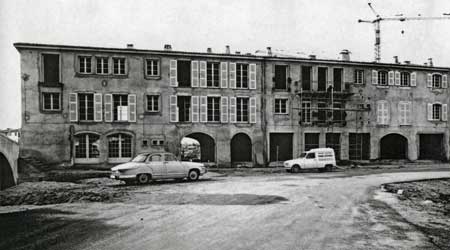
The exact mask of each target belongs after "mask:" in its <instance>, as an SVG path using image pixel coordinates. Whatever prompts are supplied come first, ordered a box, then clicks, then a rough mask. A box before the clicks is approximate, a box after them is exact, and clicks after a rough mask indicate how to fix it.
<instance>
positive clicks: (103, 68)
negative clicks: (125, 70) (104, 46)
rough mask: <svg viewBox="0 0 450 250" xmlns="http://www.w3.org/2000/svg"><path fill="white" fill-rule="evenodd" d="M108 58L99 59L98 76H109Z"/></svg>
mask: <svg viewBox="0 0 450 250" xmlns="http://www.w3.org/2000/svg"><path fill="white" fill-rule="evenodd" d="M108 73H109V65H108V57H97V74H108Z"/></svg>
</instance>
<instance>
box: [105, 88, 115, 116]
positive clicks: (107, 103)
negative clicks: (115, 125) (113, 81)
mask: <svg viewBox="0 0 450 250" xmlns="http://www.w3.org/2000/svg"><path fill="white" fill-rule="evenodd" d="M112 99H113V98H112V95H111V94H105V122H112V120H113V116H112V114H113V111H112V110H113V105H112Z"/></svg>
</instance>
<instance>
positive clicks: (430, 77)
mask: <svg viewBox="0 0 450 250" xmlns="http://www.w3.org/2000/svg"><path fill="white" fill-rule="evenodd" d="M427 87H428V88H431V87H433V75H432V74H427Z"/></svg>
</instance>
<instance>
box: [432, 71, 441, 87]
mask: <svg viewBox="0 0 450 250" xmlns="http://www.w3.org/2000/svg"><path fill="white" fill-rule="evenodd" d="M441 85H442V76H441V75H437V74H434V75H433V88H440V87H441Z"/></svg>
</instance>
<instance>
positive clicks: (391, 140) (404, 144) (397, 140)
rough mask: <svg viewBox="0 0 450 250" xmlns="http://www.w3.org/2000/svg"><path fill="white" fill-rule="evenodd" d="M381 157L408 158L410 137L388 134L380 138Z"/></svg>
mask: <svg viewBox="0 0 450 250" xmlns="http://www.w3.org/2000/svg"><path fill="white" fill-rule="evenodd" d="M380 158H381V159H407V158H408V139H406V137H404V136H403V135H400V134H388V135H385V136H383V137H382V138H381V140H380Z"/></svg>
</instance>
